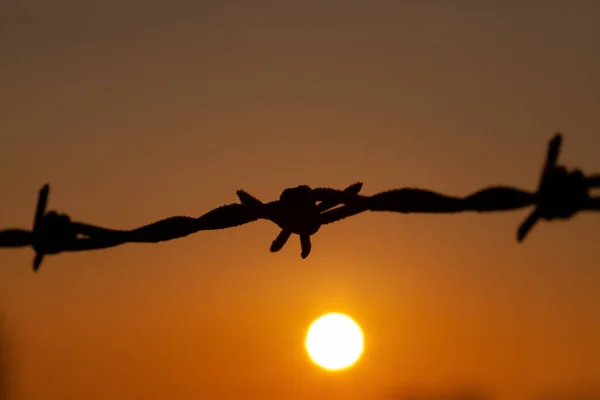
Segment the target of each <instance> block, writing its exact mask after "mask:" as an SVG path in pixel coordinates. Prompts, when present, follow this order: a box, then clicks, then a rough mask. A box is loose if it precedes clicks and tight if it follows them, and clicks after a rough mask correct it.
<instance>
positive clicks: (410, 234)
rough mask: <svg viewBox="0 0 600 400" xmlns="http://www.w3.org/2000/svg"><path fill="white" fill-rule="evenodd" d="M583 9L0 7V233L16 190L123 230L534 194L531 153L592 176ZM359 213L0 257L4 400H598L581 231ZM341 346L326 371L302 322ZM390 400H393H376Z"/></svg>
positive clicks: (471, 4) (30, 200) (596, 272)
mask: <svg viewBox="0 0 600 400" xmlns="http://www.w3.org/2000/svg"><path fill="white" fill-rule="evenodd" d="M598 38H600V2H594V1H584V0H573V1H567V0H555V1H550V0H547V1H545V2H537V1H519V2H517V1H479V2H476V1H469V0H423V1H417V0H406V1H396V2H393V1H383V0H371V1H366V0H365V1H353V0H348V1H341V0H337V1H333V0H321V1H316V0H305V1H285V0H279V1H266V0H252V1H250V0H247V1H228V0H222V1H217V0H213V1H202V0H199V1H196V2H192V1H187V2H184V1H173V2H170V1H166V0H164V1H159V0H146V1H142V0H118V1H117V0H103V1H94V2H92V1H84V0H53V1H45V0H2V1H1V2H0V177H1V179H2V186H3V190H2V196H0V229H2V228H7V227H22V228H29V227H30V226H31V225H32V221H33V212H34V208H35V202H36V196H37V191H38V189H39V188H40V187H41V185H43V184H44V183H46V182H50V183H51V185H52V189H51V193H50V203H49V206H50V208H51V209H56V210H58V211H61V212H66V213H68V214H69V215H71V216H72V217H73V218H74V219H76V220H80V221H85V222H89V223H94V224H99V225H102V226H107V227H114V228H134V227H136V226H139V225H143V224H146V223H149V222H152V221H155V220H157V219H161V218H164V217H167V216H171V215H190V216H200V215H202V214H204V213H205V212H207V211H209V210H211V209H212V208H214V207H217V206H220V205H222V204H226V203H232V202H236V201H237V197H236V195H235V191H236V190H237V189H245V190H247V191H248V192H250V193H251V194H253V195H255V196H257V197H258V198H260V199H262V200H264V201H270V200H274V199H276V198H278V197H279V194H280V193H281V191H282V190H283V189H285V188H286V187H291V186H296V185H300V184H308V185H310V186H313V187H316V186H328V187H334V188H340V189H341V188H343V187H345V186H347V185H349V184H351V183H353V182H356V181H359V180H362V181H364V189H363V192H364V194H374V193H378V192H380V191H383V190H388V189H392V188H400V187H404V186H418V187H421V188H427V189H433V190H438V191H441V192H444V193H448V194H455V195H464V194H467V193H470V192H472V191H475V190H478V189H480V188H482V187H484V186H486V185H490V184H506V185H514V186H517V187H521V188H523V189H527V190H534V189H535V187H536V185H537V181H538V175H539V169H540V165H541V163H542V161H543V159H544V156H545V152H546V145H547V140H548V139H549V138H550V137H551V136H552V134H553V133H554V132H556V131H562V132H563V133H564V136H565V141H564V145H563V153H562V156H561V161H562V162H564V163H566V164H567V165H569V166H576V167H581V168H583V169H584V171H586V172H589V173H592V172H600V159H599V158H598V157H599V151H600V51H599V50H598ZM528 212H529V211H528V210H523V211H517V212H510V213H498V214H493V215H475V214H465V215H446V216H445V215H433V216H429V215H401V214H392V213H364V214H361V215H358V216H355V217H353V218H351V219H348V220H344V221H342V222H339V223H336V224H333V225H330V226H327V227H324V228H322V230H321V231H320V232H319V233H317V234H316V235H315V236H314V237H313V239H312V243H313V250H312V253H311V255H310V256H309V257H308V258H307V259H306V260H302V259H301V258H300V244H299V240H298V238H297V237H296V236H294V237H292V238H291V240H290V241H289V243H288V244H287V245H286V247H285V248H284V249H283V250H282V251H281V252H280V253H277V254H271V253H270V252H269V246H270V243H271V241H272V240H273V239H274V237H275V236H276V235H277V233H278V232H279V228H277V227H276V226H275V225H274V224H273V223H271V222H268V221H259V222H255V223H251V224H248V225H245V226H242V227H240V228H236V229H230V230H224V231H218V232H200V233H198V234H195V235H192V236H189V237H187V238H184V239H179V240H176V241H172V242H168V243H162V244H157V245H150V244H132V245H125V246H121V247H118V248H114V249H109V250H103V251H94V252H88V253H78V254H61V255H58V256H51V257H48V258H47V259H46V260H45V261H44V264H43V265H42V268H41V269H40V271H39V273H38V274H37V275H36V274H34V273H33V272H32V270H31V263H32V259H33V251H32V250H31V249H19V250H6V249H0V266H1V268H0V314H2V319H3V323H4V325H5V328H6V334H7V335H8V343H9V344H10V345H9V346H8V347H9V350H10V351H9V356H10V359H9V362H10V364H9V366H10V370H11V374H12V378H13V379H12V384H13V385H14V390H15V396H14V398H15V399H17V398H18V399H23V400H46V399H48V400H54V399H61V400H62V399H73V400H81V399H86V400H105V399H106V400H113V399H124V400H137V399H139V400H153V399H173V400H191V399H202V400H221V399H222V400H229V399H232V400H238V399H239V400H246V399H248V400H253V399H256V400H271V399H273V400H288V399H289V400H396V399H401V398H402V397H401V396H402V393H406V392H407V391H409V392H410V391H411V390H417V391H418V390H424V391H429V392H431V393H442V394H445V393H454V392H456V391H461V390H470V391H474V392H476V393H480V392H481V393H483V394H485V395H486V396H487V395H489V396H490V397H491V398H492V399H537V398H539V397H538V396H539V395H542V394H545V393H551V394H554V393H566V394H576V393H581V392H582V391H587V392H591V391H593V392H595V393H600V342H599V341H598V338H599V337H600V313H599V312H598V310H599V309H600V265H599V261H598V260H600V245H598V241H597V238H598V237H599V236H598V235H599V234H600V216H597V215H590V214H582V215H579V216H577V217H576V218H575V219H573V220H571V221H569V222H556V223H541V224H540V225H539V226H538V227H536V228H535V230H534V231H533V232H532V234H531V236H530V237H528V238H527V240H526V241H525V243H523V244H520V245H519V244H517V242H516V240H515V232H516V228H517V226H518V225H519V223H520V222H521V220H522V219H523V218H524V217H525V216H526V215H527V213H528ZM330 311H340V312H346V313H348V314H349V315H351V316H352V317H353V318H354V319H355V320H356V321H357V322H358V323H360V324H361V326H362V329H363V331H364V333H365V350H364V355H363V358H362V359H361V361H359V363H358V364H357V365H356V367H355V368H353V369H350V370H348V371H346V372H343V373H338V374H332V373H330V372H325V371H324V370H321V369H318V368H317V367H316V366H315V365H314V364H312V363H311V362H310V360H309V359H308V357H307V355H306V352H305V349H304V347H303V340H304V335H305V333H306V330H307V328H308V325H309V323H310V322H311V321H312V320H313V319H315V318H317V317H318V316H319V315H321V314H323V313H325V312H330ZM398 396H399V397H398Z"/></svg>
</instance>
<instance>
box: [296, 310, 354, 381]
mask: <svg viewBox="0 0 600 400" xmlns="http://www.w3.org/2000/svg"><path fill="white" fill-rule="evenodd" d="M305 346H306V351H307V352H308V355H309V357H310V358H311V360H312V361H313V362H314V363H315V364H317V365H318V366H320V367H322V368H324V369H326V370H329V371H338V370H342V369H346V368H348V367H351V366H352V365H354V364H355V363H356V361H358V359H359V358H360V356H361V355H362V353H363V348H364V337H363V333H362V330H361V329H360V327H359V326H358V324H357V323H356V322H355V321H354V320H353V319H352V318H350V317H349V316H347V315H344V314H340V313H329V314H325V315H323V316H321V317H319V318H318V319H317V320H315V321H314V322H313V323H312V324H311V325H310V328H309V329H308V332H307V334H306V341H305Z"/></svg>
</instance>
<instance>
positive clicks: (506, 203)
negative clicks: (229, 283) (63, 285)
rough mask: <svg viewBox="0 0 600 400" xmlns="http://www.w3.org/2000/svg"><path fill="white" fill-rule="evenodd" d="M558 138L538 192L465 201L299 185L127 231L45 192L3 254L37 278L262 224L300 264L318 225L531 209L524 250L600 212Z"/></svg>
mask: <svg viewBox="0 0 600 400" xmlns="http://www.w3.org/2000/svg"><path fill="white" fill-rule="evenodd" d="M561 146H562V135H561V134H560V133H556V134H555V135H554V136H553V137H552V138H551V140H550V141H549V143H548V150H547V154H546V160H545V162H544V164H543V167H542V172H541V176H540V180H539V183H538V188H537V191H535V192H530V191H526V190H522V189H519V188H514V187H510V186H490V187H487V188H484V189H482V190H479V191H477V192H474V193H472V194H469V195H467V196H464V197H456V196H447V195H444V194H441V193H438V192H434V191H431V190H425V189H419V188H402V189H394V190H389V191H385V192H382V193H378V194H374V195H372V196H365V195H361V194H360V191H361V190H362V187H363V184H362V182H356V183H354V184H352V185H350V186H348V187H347V188H345V189H344V190H338V189H332V188H311V187H309V186H307V185H301V186H297V187H293V188H288V189H285V190H284V191H283V192H282V193H281V195H280V197H279V199H278V200H275V201H271V202H268V203H264V202H262V201H261V200H259V199H258V198H256V197H254V196H253V195H251V194H250V193H248V192H246V191H244V190H238V191H237V197H238V198H239V200H240V203H234V204H227V205H224V206H220V207H217V208H215V209H213V210H211V211H209V212H207V213H206V214H204V215H202V216H200V217H198V218H192V217H187V216H174V217H169V218H165V219H163V220H160V221H156V222H153V223H151V224H148V225H145V226H142V227H139V228H136V229H131V230H117V229H109V228H104V227H100V226H96V225H91V224H86V223H83V222H78V221H73V220H72V219H71V218H70V217H69V216H68V215H67V214H64V213H58V212H56V211H48V212H46V208H47V204H48V196H49V193H50V185H49V184H46V185H44V186H43V187H42V188H41V189H40V192H39V195H38V202H37V208H36V212H35V217H34V224H33V228H32V230H31V231H28V230H23V229H6V230H3V231H0V247H5V248H15V247H29V246H31V247H33V249H34V251H35V252H36V255H35V258H34V261H33V270H34V272H36V271H37V270H38V269H39V267H40V266H41V264H42V261H43V259H44V257H45V256H46V255H52V254H59V253H62V252H66V251H89V250H96V249H106V248H110V247H115V246H119V245H122V244H125V243H158V242H163V241H168V240H173V239H177V238H181V237H185V236H188V235H191V234H193V233H196V232H200V231H207V230H220V229H228V228H233V227H237V226H241V225H244V224H247V223H250V222H253V221H257V220H259V219H264V220H269V221H272V222H273V223H275V224H276V225H278V226H279V227H280V228H281V231H280V233H279V235H278V236H277V237H276V238H275V239H274V240H273V242H272V243H271V247H270V251H271V252H278V251H280V250H281V249H282V248H283V247H284V246H285V244H286V243H287V241H288V240H289V238H290V237H291V235H292V234H296V235H298V236H299V238H300V247H301V257H302V258H303V259H305V258H306V257H308V256H309V254H310V252H311V248H312V244H311V236H313V235H314V234H316V233H317V232H318V231H319V230H320V228H321V227H322V226H323V225H327V224H331V223H334V222H337V221H340V220H342V219H346V218H348V217H351V216H353V215H356V214H359V213H362V212H365V211H373V212H382V211H387V212H397V213H428V214H431V213H433V214H440V213H461V212H478V213H482V212H499V211H512V210H516V209H521V208H525V207H530V206H534V210H533V211H532V212H531V213H530V214H529V216H528V217H527V218H525V220H524V221H523V222H522V223H521V225H520V226H519V227H518V229H517V241H518V242H522V241H523V240H524V239H525V238H526V237H527V235H528V234H529V233H530V232H531V230H532V229H533V228H534V226H535V225H536V224H537V223H538V222H539V221H540V220H546V221H554V220H567V219H569V218H572V217H573V216H574V215H575V214H576V213H578V212H580V211H585V210H591V211H600V198H592V197H591V196H590V190H591V189H593V188H598V187H600V175H591V176H586V175H584V174H583V172H582V171H580V170H578V169H574V170H571V171H569V170H568V169H567V168H566V167H564V166H562V165H560V164H558V158H559V155H560V150H561Z"/></svg>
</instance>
